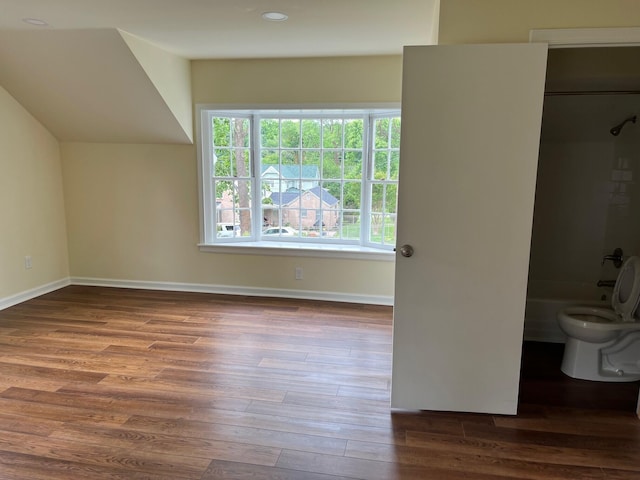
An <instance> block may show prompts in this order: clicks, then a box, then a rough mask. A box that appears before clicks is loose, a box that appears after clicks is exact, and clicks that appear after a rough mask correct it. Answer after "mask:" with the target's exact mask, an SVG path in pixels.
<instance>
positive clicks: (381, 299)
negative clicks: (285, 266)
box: [71, 277, 393, 305]
mask: <svg viewBox="0 0 640 480" xmlns="http://www.w3.org/2000/svg"><path fill="white" fill-rule="evenodd" d="M71 284H72V285H85V286H93V287H116V288H137V289H142V290H165V291H176V292H197V293H214V294H223V295H245V296H252V297H278V298H297V299H303V300H324V301H330V302H347V303H362V304H370V305H393V297H392V296H384V295H357V294H348V293H342V292H318V291H311V290H289V289H283V288H261V287H240V286H233V285H210V284H201V283H172V282H146V281H140V280H117V279H108V278H89V277H71Z"/></svg>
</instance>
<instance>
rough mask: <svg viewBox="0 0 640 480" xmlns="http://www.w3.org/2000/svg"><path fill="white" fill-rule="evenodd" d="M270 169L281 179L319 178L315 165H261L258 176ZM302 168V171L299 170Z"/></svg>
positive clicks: (318, 171) (318, 170)
mask: <svg viewBox="0 0 640 480" xmlns="http://www.w3.org/2000/svg"><path fill="white" fill-rule="evenodd" d="M270 168H272V169H274V170H275V171H276V172H278V173H279V174H280V176H281V177H282V178H290V179H295V178H320V169H319V168H318V167H317V166H316V165H302V166H300V165H264V164H263V165H261V172H260V175H261V176H263V175H264V174H265V172H266V171H267V170H269V169H270ZM301 168H302V169H301Z"/></svg>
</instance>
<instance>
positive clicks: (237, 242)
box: [196, 103, 400, 260]
mask: <svg viewBox="0 0 640 480" xmlns="http://www.w3.org/2000/svg"><path fill="white" fill-rule="evenodd" d="M302 114H304V115H308V114H312V115H313V116H314V118H319V117H323V116H324V117H332V118H336V117H340V116H342V117H344V118H347V117H348V118H354V116H357V117H364V116H368V118H367V119H366V120H365V129H364V139H363V142H364V145H365V146H366V148H364V149H363V171H362V179H361V182H362V190H361V208H360V222H361V228H360V239H359V240H357V241H348V240H339V241H337V240H328V239H322V238H315V239H314V240H308V239H304V240H301V239H297V238H296V239H286V238H279V239H278V240H270V239H269V240H263V239H260V238H256V237H255V236H252V237H246V238H245V237H240V238H239V237H231V238H228V237H227V238H217V237H216V234H215V212H214V211H213V210H214V209H215V208H216V207H215V192H213V189H212V188H211V178H212V172H211V165H212V162H211V159H212V158H213V145H212V144H211V142H210V141H209V140H210V138H211V136H210V134H211V121H210V120H211V118H213V117H216V116H224V115H227V116H233V117H234V118H243V117H245V116H249V117H255V118H256V121H259V118H260V116H265V115H277V116H280V117H286V116H290V117H292V118H299V117H300V115H302ZM390 116H397V117H399V116H400V106H399V104H395V103H394V104H377V105H365V106H363V105H348V106H345V105H341V106H325V107H324V108H320V109H319V108H318V107H317V105H315V106H311V107H308V106H296V107H290V106H288V107H282V106H261V107H260V108H255V106H254V107H247V106H241V105H197V116H196V130H197V139H198V177H199V182H198V184H199V213H200V242H199V244H198V245H199V248H200V250H201V251H208V252H216V253H218V252H226V253H244V254H260V255H287V256H319V257H334V258H357V259H377V260H393V259H394V258H395V254H394V250H395V248H394V246H393V245H386V246H385V245H380V244H377V243H371V242H369V241H368V238H367V237H368V234H369V230H370V227H371V225H370V208H371V198H370V188H369V182H370V180H371V179H372V176H371V174H370V172H371V169H372V168H373V158H372V155H371V153H372V152H373V149H372V148H371V146H370V144H371V140H370V138H369V132H370V131H371V127H370V126H369V125H368V123H369V122H372V121H373V119H375V118H380V117H390ZM251 135H252V136H251V144H252V146H253V148H256V149H258V148H259V141H260V139H259V136H260V132H259V129H257V128H253V126H252V132H251ZM252 168H253V171H252V178H251V190H252V194H253V195H256V194H257V195H259V192H260V188H261V187H262V185H261V176H260V159H259V158H258V159H256V158H253V159H252ZM343 180H344V179H343ZM252 205H253V207H252V210H253V214H252V231H253V232H261V231H262V228H261V227H262V207H261V204H259V205H257V206H256V205H255V198H252ZM256 213H257V214H256Z"/></svg>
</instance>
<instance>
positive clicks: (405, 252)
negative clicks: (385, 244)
mask: <svg viewBox="0 0 640 480" xmlns="http://www.w3.org/2000/svg"><path fill="white" fill-rule="evenodd" d="M400 255H402V256H403V257H410V256H411V255H413V247H412V246H411V245H402V246H401V247H400Z"/></svg>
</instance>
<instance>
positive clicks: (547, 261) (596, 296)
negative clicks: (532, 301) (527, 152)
mask: <svg viewBox="0 0 640 480" xmlns="http://www.w3.org/2000/svg"><path fill="white" fill-rule="evenodd" d="M633 128H634V127H633V126H632V127H630V129H633ZM638 140H640V131H638V132H633V135H631V134H629V135H626V136H623V135H621V136H620V137H613V136H611V137H610V139H606V140H604V141H597V142H588V141H571V142H561V141H557V140H554V141H545V138H544V136H543V138H542V141H541V145H540V157H539V164H538V179H537V187H536V204H535V213H534V224H533V232H532V243H531V262H530V267H529V291H528V297H530V298H552V299H560V298H562V299H575V300H593V301H597V300H600V299H602V298H603V296H605V297H606V299H607V300H608V299H609V296H610V294H611V291H612V289H611V288H602V287H597V285H596V284H597V282H598V280H615V278H616V276H617V273H618V270H617V269H616V268H615V267H614V266H613V264H612V263H611V262H605V264H604V265H603V264H602V257H603V256H604V255H605V254H610V253H612V252H613V250H614V249H615V248H616V247H621V248H622V249H623V251H624V254H625V257H626V256H628V255H637V254H640V184H639V183H638V179H640V143H639V142H638Z"/></svg>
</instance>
